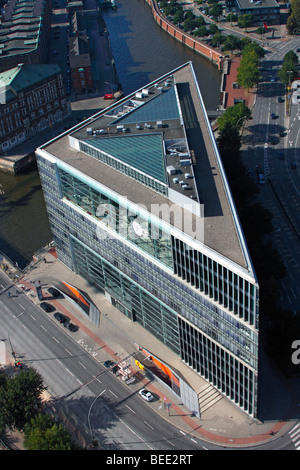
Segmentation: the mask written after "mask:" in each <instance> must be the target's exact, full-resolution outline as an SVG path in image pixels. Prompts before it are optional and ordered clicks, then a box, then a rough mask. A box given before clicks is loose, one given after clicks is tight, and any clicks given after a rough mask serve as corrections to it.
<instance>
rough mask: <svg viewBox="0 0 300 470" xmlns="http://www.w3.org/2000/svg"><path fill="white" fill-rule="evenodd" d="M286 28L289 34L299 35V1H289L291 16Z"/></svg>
mask: <svg viewBox="0 0 300 470" xmlns="http://www.w3.org/2000/svg"><path fill="white" fill-rule="evenodd" d="M286 27H287V30H288V33H289V34H299V33H300V2H299V0H292V1H291V14H290V16H289V17H288V19H287V23H286Z"/></svg>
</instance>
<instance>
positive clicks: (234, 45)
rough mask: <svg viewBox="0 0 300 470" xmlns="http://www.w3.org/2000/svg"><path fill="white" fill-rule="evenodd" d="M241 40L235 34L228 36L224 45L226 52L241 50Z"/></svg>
mask: <svg viewBox="0 0 300 470" xmlns="http://www.w3.org/2000/svg"><path fill="white" fill-rule="evenodd" d="M240 47H241V40H240V39H239V38H238V37H236V36H234V35H233V34H228V35H227V36H226V39H225V41H224V44H223V50H224V51H233V50H234V49H240Z"/></svg>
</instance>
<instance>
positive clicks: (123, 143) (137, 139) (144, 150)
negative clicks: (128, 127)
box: [87, 134, 166, 183]
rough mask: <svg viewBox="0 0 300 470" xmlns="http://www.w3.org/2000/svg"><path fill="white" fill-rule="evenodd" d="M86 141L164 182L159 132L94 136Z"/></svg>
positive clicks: (164, 174)
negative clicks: (101, 137) (104, 136)
mask: <svg viewBox="0 0 300 470" xmlns="http://www.w3.org/2000/svg"><path fill="white" fill-rule="evenodd" d="M87 142H88V143H89V144H90V145H92V146H94V147H95V148H97V149H99V150H101V151H102V152H105V153H107V154H108V155H110V156H112V157H114V158H116V159H117V160H119V161H121V162H123V163H126V164H127V165H129V166H130V167H132V168H135V169H136V170H138V171H140V172H142V173H145V174H147V175H149V176H152V177H153V178H155V179H157V180H159V181H161V182H162V183H166V172H165V163H164V153H163V142H162V138H161V135H160V134H150V135H134V136H132V135H127V136H126V135H125V136H120V137H107V138H105V139H97V138H95V139H91V140H88V141H87Z"/></svg>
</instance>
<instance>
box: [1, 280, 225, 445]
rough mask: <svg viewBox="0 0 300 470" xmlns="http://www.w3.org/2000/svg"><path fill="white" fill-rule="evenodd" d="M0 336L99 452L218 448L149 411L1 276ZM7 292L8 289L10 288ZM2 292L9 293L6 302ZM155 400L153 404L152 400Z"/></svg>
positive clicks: (75, 337)
mask: <svg viewBox="0 0 300 470" xmlns="http://www.w3.org/2000/svg"><path fill="white" fill-rule="evenodd" d="M0 284H1V285H2V287H3V288H4V289H7V290H6V291H4V292H3V293H2V294H1V296H0V331H1V338H0V339H1V340H2V341H4V342H5V344H6V348H7V353H8V354H11V352H12V351H14V352H15V354H16V356H17V357H18V359H19V360H20V361H21V362H22V363H24V364H25V366H32V367H34V368H35V369H36V370H37V371H38V372H39V373H40V374H41V375H42V377H43V379H44V383H45V385H46V386H47V387H48V391H49V392H50V393H51V395H52V397H54V400H53V402H52V404H51V408H50V409H52V410H53V411H55V412H57V410H58V409H59V408H61V407H63V409H64V414H66V415H68V416H69V417H70V418H71V421H72V422H74V423H77V424H76V427H78V428H81V429H82V430H83V431H84V433H85V435H88V436H89V438H90V440H91V441H92V440H93V439H97V440H98V442H99V443H100V445H101V448H103V449H116V450H117V449H123V450H148V451H149V450H150V451H157V450H172V451H178V450H204V449H208V448H210V449H212V448H218V446H214V445H210V444H207V443H205V442H202V441H200V439H196V438H194V437H193V436H189V435H188V434H185V433H183V432H181V431H180V430H179V429H178V428H176V427H174V426H172V425H171V424H170V423H169V422H168V421H165V420H164V419H163V418H161V417H160V416H159V415H158V414H157V413H156V412H155V411H153V410H152V409H151V403H145V402H144V401H143V399H142V398H141V397H140V396H139V395H138V394H137V393H136V392H135V393H133V392H132V391H131V390H130V387H128V386H126V385H125V384H123V383H122V382H121V379H119V378H117V377H115V376H114V374H113V373H112V372H111V371H109V370H108V369H106V368H105V367H104V366H103V365H102V364H100V363H99V362H98V361H97V360H96V359H95V358H94V357H93V354H90V352H89V351H87V350H86V349H85V348H84V344H85V343H86V338H85V337H84V334H83V333H82V332H80V330H79V331H77V332H76V333H70V332H68V331H67V330H66V328H64V327H63V325H61V324H59V323H58V322H57V320H55V319H54V317H53V312H52V313H45V312H44V311H43V310H42V309H41V308H40V307H39V306H37V305H35V304H34V303H33V302H32V301H31V300H30V298H28V297H27V295H26V293H16V288H15V286H11V283H10V282H8V281H7V280H6V278H5V276H4V275H3V274H2V273H0ZM10 286H11V287H10ZM7 292H10V293H11V296H10V297H8V295H7ZM154 399H157V398H156V397H154Z"/></svg>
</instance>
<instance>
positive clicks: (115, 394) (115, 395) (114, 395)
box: [109, 390, 118, 398]
mask: <svg viewBox="0 0 300 470" xmlns="http://www.w3.org/2000/svg"><path fill="white" fill-rule="evenodd" d="M109 392H110V393H111V394H112V395H113V396H114V397H115V398H118V397H117V395H116V394H115V393H114V392H112V391H111V390H109Z"/></svg>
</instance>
